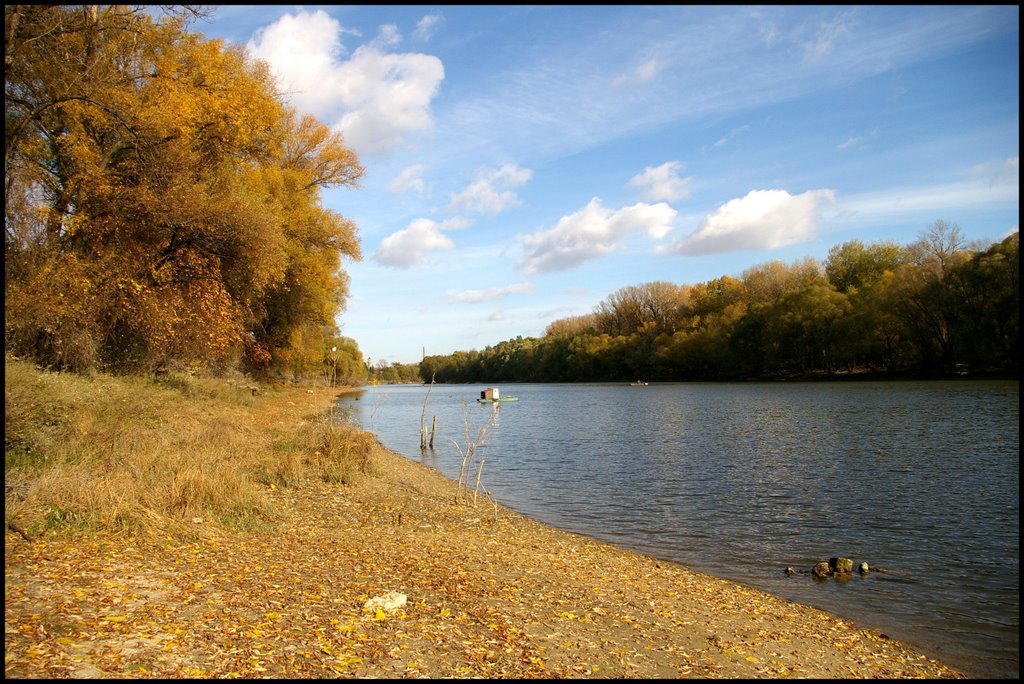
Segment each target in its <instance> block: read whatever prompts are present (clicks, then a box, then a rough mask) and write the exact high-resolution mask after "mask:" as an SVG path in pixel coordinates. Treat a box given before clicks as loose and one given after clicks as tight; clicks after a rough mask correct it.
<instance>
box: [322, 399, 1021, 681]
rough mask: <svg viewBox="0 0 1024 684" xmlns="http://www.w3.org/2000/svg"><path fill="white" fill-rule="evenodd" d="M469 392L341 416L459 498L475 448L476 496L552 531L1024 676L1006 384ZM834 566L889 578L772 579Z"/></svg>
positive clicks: (974, 670)
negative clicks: (441, 478)
mask: <svg viewBox="0 0 1024 684" xmlns="http://www.w3.org/2000/svg"><path fill="white" fill-rule="evenodd" d="M482 389H483V386H476V385H472V386H471V385H434V386H433V387H427V386H416V385H390V386H378V387H371V388H367V390H366V391H365V392H362V393H358V394H355V395H348V396H347V397H346V396H343V397H342V398H340V399H339V400H338V402H337V406H338V407H339V409H340V410H341V412H342V413H343V414H344V415H346V417H347V418H346V419H348V420H352V421H353V422H355V423H356V424H358V425H360V426H361V427H363V428H364V429H367V430H370V431H372V432H374V433H376V434H377V435H378V437H379V438H380V440H381V442H382V443H383V444H384V445H385V446H386V447H388V448H389V449H391V450H393V451H396V452H398V453H400V454H403V455H405V456H407V457H408V458H411V459H414V460H418V461H421V462H423V463H425V464H427V465H429V466H431V467H433V468H435V469H437V470H439V471H440V472H441V473H443V474H444V475H446V476H448V477H449V478H451V479H453V480H455V479H457V478H458V476H459V467H460V463H461V456H460V449H461V450H463V451H464V450H465V449H466V446H467V444H468V443H470V442H473V443H477V444H478V447H477V452H476V455H477V462H479V461H480V460H481V459H483V463H484V465H483V469H482V471H481V484H482V487H483V488H486V489H487V490H489V491H490V492H491V493H492V495H493V497H494V498H495V499H496V500H497V501H498V502H500V503H501V504H503V505H505V506H507V507H509V508H511V509H513V510H516V511H518V512H520V513H523V514H525V515H528V516H530V517H532V518H534V519H536V520H539V521H541V522H544V523H546V524H549V525H552V526H555V527H558V528H561V529H564V530H568V531H571V532H575V533H578V534H583V535H586V536H589V537H592V538H594V539H598V540H601V541H605V542H610V543H613V544H616V545H618V546H621V547H624V548H628V549H632V550H635V551H638V552H640V553H644V554H647V555H651V556H655V557H658V558H660V559H664V560H669V561H674V562H677V563H680V564H682V565H684V566H687V567H689V568H692V569H694V570H698V571H700V572H704V573H707V574H711V575H715V576H718V577H723V578H726V579H730V580H733V581H736V582H739V583H741V584H745V585H747V586H751V587H756V588H758V589H762V590H764V591H768V592H771V593H773V594H776V595H778V596H782V597H785V598H788V599H790V600H793V601H797V602H799V603H803V604H806V605H811V606H814V607H817V608H821V609H824V610H827V611H829V612H831V613H833V614H836V615H839V616H842V617H844V618H847V619H849V620H851V621H853V622H855V623H856V624H858V625H861V626H863V627H869V628H878V629H881V630H882V631H883V632H884V633H886V634H888V635H889V636H891V637H893V638H895V639H898V640H900V641H903V642H905V643H907V644H910V645H913V646H915V647H916V648H918V649H919V650H921V651H922V652H923V653H926V654H928V655H929V656H931V657H933V658H935V659H937V660H940V661H941V662H943V663H945V664H947V665H950V666H952V667H955V668H957V669H960V670H962V671H964V672H965V673H967V674H968V675H970V676H972V677H993V678H1015V677H1017V676H1018V675H1019V670H1020V665H1019V645H1018V639H1019V624H1020V623H1019V606H1020V594H1019V581H1020V575H1019V563H1020V523H1019V513H1020V498H1019V484H1020V479H1019V409H1018V397H1019V385H1018V383H1017V382H1016V381H974V380H956V381H928V382H913V381H903V382H874V381H865V382H805V383H665V384H661V383H653V384H651V385H648V386H630V385H629V384H626V383H620V384H613V383H608V384H600V383H592V384H591V383H587V384H503V385H501V386H500V389H501V394H502V396H507V395H515V396H517V397H518V401H515V402H507V403H502V404H501V405H497V406H496V405H490V404H480V403H478V402H477V401H476V399H477V397H478V396H480V390H482ZM428 392H429V396H428ZM425 399H426V412H425V414H424V400H425ZM422 415H425V422H426V427H427V430H428V431H429V430H430V427H431V424H432V421H433V418H434V417H435V416H436V417H437V432H436V434H435V437H434V449H432V450H431V449H427V450H423V451H421V449H420V422H421V416H422ZM481 429H485V432H484V433H481V432H480V430H481ZM456 445H458V446H456ZM475 476H476V472H475V470H474V473H473V479H474V481H475ZM832 556H845V557H849V558H852V559H853V560H854V562H855V563H856V564H859V563H860V562H861V561H866V562H867V563H868V564H869V565H872V566H880V567H882V568H883V569H884V570H885V572H869V573H868V574H867V575H864V576H861V575H859V574H855V575H854V576H853V577H852V578H851V579H849V580H848V581H836V580H828V581H825V582H820V581H815V580H813V579H812V578H810V577H809V576H806V575H797V576H793V577H787V576H786V575H785V573H784V569H785V568H786V567H788V566H793V567H796V568H800V569H807V570H809V569H810V568H811V567H812V566H813V565H814V563H815V562H817V561H819V560H827V559H828V558H830V557H832Z"/></svg>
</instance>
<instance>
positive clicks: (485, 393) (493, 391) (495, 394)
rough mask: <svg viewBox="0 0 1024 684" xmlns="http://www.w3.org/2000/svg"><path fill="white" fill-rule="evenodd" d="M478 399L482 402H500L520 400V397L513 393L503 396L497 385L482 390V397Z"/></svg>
mask: <svg viewBox="0 0 1024 684" xmlns="http://www.w3.org/2000/svg"><path fill="white" fill-rule="evenodd" d="M477 401H479V402H480V403H481V404H500V403H504V402H506V401H519V397H516V396H513V395H511V394H507V395H505V396H501V392H500V391H499V390H498V388H497V387H488V388H487V389H485V390H481V391H480V397H479V398H478V399H477Z"/></svg>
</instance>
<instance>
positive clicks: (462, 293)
mask: <svg viewBox="0 0 1024 684" xmlns="http://www.w3.org/2000/svg"><path fill="white" fill-rule="evenodd" d="M533 289H534V288H533V285H532V284H531V283H516V284H514V285H506V286H504V287H492V288H488V289H486V290H446V291H445V292H444V298H445V299H446V300H448V301H449V302H458V303H471V304H475V303H478V302H489V301H492V300H495V299H501V298H502V297H508V296H509V295H513V294H530V293H532V292H533Z"/></svg>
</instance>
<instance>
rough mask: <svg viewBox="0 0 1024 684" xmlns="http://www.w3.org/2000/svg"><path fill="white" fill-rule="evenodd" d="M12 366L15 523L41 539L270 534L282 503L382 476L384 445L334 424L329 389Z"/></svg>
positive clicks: (8, 503)
mask: <svg viewBox="0 0 1024 684" xmlns="http://www.w3.org/2000/svg"><path fill="white" fill-rule="evenodd" d="M4 365H5V379H4V409H5V411H4V413H5V416H4V437H5V439H4V441H5V444H4V455H5V457H4V481H5V493H4V508H5V519H6V522H7V524H8V526H10V525H11V524H12V523H13V524H14V525H15V526H17V527H18V528H19V529H22V530H25V531H26V532H27V533H28V534H29V535H30V536H32V535H38V534H41V533H44V532H51V531H72V530H78V531H88V530H96V529H107V530H115V531H124V532H147V531H148V532H152V531H157V530H162V529H166V528H168V527H173V526H181V525H187V524H188V523H192V521H194V520H198V519H203V520H204V522H206V523H212V524H213V525H215V526H223V527H228V528H232V529H243V528H250V527H253V526H256V527H260V528H263V527H266V526H268V525H271V524H272V522H273V521H274V520H275V519H276V517H277V513H276V511H275V510H274V506H273V504H272V503H271V499H270V497H268V496H267V493H268V492H269V491H271V490H273V489H278V488H285V487H291V486H296V485H298V484H301V483H302V482H304V481H305V480H307V479H316V480H323V481H327V482H336V483H346V484H347V483H351V482H354V481H355V480H356V479H357V478H359V477H362V476H365V475H370V474H372V473H373V472H374V466H373V460H374V454H375V452H376V450H377V449H379V448H380V447H379V444H378V443H377V441H376V439H375V438H374V437H373V435H371V434H369V433H365V432H362V431H360V430H357V429H355V428H353V427H351V426H348V425H338V424H334V422H333V416H332V415H331V414H330V413H328V414H323V412H322V410H321V407H322V406H323V405H324V403H325V402H324V401H323V399H324V397H326V396H329V394H330V393H331V392H332V391H331V390H330V389H329V388H326V387H315V388H298V387H290V388H261V391H259V392H258V393H255V394H254V393H253V391H252V389H251V388H252V386H253V384H252V382H251V381H244V379H239V378H236V379H235V380H227V379H223V378H220V379H217V378H199V377H193V376H190V375H188V374H185V373H180V374H172V375H169V376H166V377H163V378H160V379H156V378H147V377H112V376H107V375H101V374H97V375H93V376H92V377H84V376H81V375H74V374H68V373H53V372H46V371H40V370H39V369H37V368H36V367H34V366H33V365H32V364H31V363H29V362H27V361H23V360H19V359H15V358H13V357H11V356H9V355H8V356H5V364H4ZM311 393H312V394H311ZM193 529H194V525H193Z"/></svg>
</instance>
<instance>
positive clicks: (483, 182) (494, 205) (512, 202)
mask: <svg viewBox="0 0 1024 684" xmlns="http://www.w3.org/2000/svg"><path fill="white" fill-rule="evenodd" d="M532 177H533V171H530V170H529V169H523V168H520V167H518V166H516V165H515V164H505V165H504V166H502V167H501V168H499V169H492V170H485V171H483V172H481V173H480V174H478V177H477V179H476V180H475V181H473V182H472V183H470V184H469V186H468V187H467V188H466V189H465V190H463V191H462V192H460V193H456V194H452V195H451V202H450V203H449V204H448V209H449V210H455V209H465V210H466V211H477V212H480V213H481V214H497V213H499V212H501V211H504V210H505V209H508V208H509V207H514V206H516V205H517V204H519V203H520V202H519V197H518V196H517V195H516V193H515V192H513V191H512V190H511V188H518V187H520V186H522V185H525V184H526V182H527V181H529V180H530V178H532Z"/></svg>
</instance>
